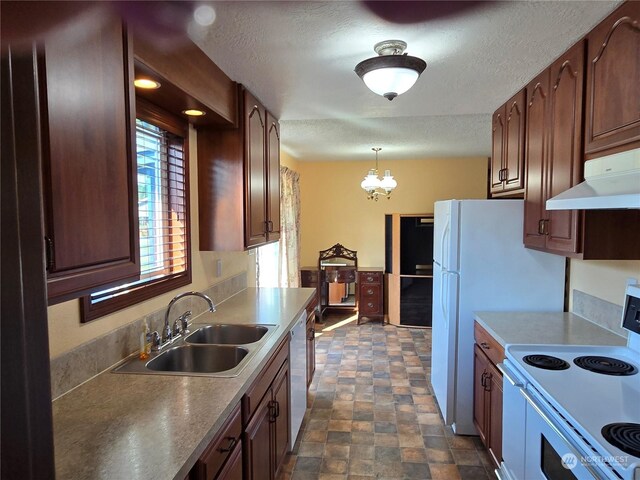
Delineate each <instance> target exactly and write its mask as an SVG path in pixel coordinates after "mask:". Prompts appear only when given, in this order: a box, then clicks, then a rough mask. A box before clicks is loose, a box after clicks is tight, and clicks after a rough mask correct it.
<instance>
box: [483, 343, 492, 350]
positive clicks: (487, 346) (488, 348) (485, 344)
mask: <svg viewBox="0 0 640 480" xmlns="http://www.w3.org/2000/svg"><path fill="white" fill-rule="evenodd" d="M480 346H481V347H482V348H484V349H485V350H491V347H490V346H489V344H488V343H487V342H482V343H480Z"/></svg>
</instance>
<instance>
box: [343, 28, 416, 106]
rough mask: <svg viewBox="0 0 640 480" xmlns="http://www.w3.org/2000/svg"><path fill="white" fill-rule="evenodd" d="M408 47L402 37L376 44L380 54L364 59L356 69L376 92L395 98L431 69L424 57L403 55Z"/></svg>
mask: <svg viewBox="0 0 640 480" xmlns="http://www.w3.org/2000/svg"><path fill="white" fill-rule="evenodd" d="M406 48H407V44H406V42H403V41H402V40H385V41H384V42H379V43H376V44H375V46H374V47H373V49H374V50H375V52H376V53H377V54H378V56H377V57H372V58H368V59H367V60H363V61H362V62H360V63H359V64H358V65H356V68H355V72H356V73H357V74H358V76H359V77H360V78H361V79H362V80H363V81H364V83H365V84H366V85H367V87H369V89H370V90H371V91H372V92H373V93H377V94H378V95H382V96H383V97H384V98H386V99H387V100H393V99H394V98H396V97H397V96H398V95H400V94H402V93H404V92H406V91H407V90H409V89H410V88H411V87H412V86H413V84H414V83H416V80H418V77H419V76H420V74H421V73H422V72H423V71H424V69H425V68H427V64H426V62H425V61H424V60H422V59H421V58H418V57H410V56H408V55H407V54H406V53H404V54H403V52H404V50H405V49H406Z"/></svg>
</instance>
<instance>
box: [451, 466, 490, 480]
mask: <svg viewBox="0 0 640 480" xmlns="http://www.w3.org/2000/svg"><path fill="white" fill-rule="evenodd" d="M458 472H460V477H461V478H462V480H490V477H489V475H487V471H486V470H485V469H484V467H478V466H469V465H458Z"/></svg>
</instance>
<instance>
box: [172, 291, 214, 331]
mask: <svg viewBox="0 0 640 480" xmlns="http://www.w3.org/2000/svg"><path fill="white" fill-rule="evenodd" d="M190 295H193V296H196V297H200V298H203V299H204V300H206V301H207V303H208V304H209V311H210V312H215V311H216V306H215V305H214V303H213V300H211V298H209V297H208V296H207V295H205V294H204V293H200V292H184V293H180V294H179V295H176V296H175V297H173V299H172V300H171V301H170V302H169V305H168V306H167V311H166V312H165V314H164V326H163V327H162V343H163V344H165V343H167V342H171V340H173V335H174V332H173V330H172V328H171V325H169V313H170V312H171V307H173V304H174V303H176V302H177V301H178V300H180V299H181V298H184V297H188V296H190ZM189 314H191V312H189ZM188 318H189V317H188V316H186V317H185V316H183V317H181V318H180V320H187V321H188ZM184 323H185V322H184V321H183V322H182V325H183V330H184V329H185V327H184Z"/></svg>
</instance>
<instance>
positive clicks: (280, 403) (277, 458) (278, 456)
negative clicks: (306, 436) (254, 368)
mask: <svg viewBox="0 0 640 480" xmlns="http://www.w3.org/2000/svg"><path fill="white" fill-rule="evenodd" d="M289 381H290V380H289V362H285V364H284V365H283V366H282V368H281V369H280V372H279V373H278V375H277V376H276V378H275V380H274V381H273V386H272V387H271V388H272V390H273V401H274V403H275V408H276V413H275V421H274V423H273V459H274V460H273V465H274V471H273V473H274V476H275V475H277V473H278V470H280V466H281V465H282V462H284V459H285V457H286V456H287V452H288V451H289V443H290V438H289V437H290V429H289V426H290V422H291V419H290V418H289V410H290V408H289V389H290V385H289Z"/></svg>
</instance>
